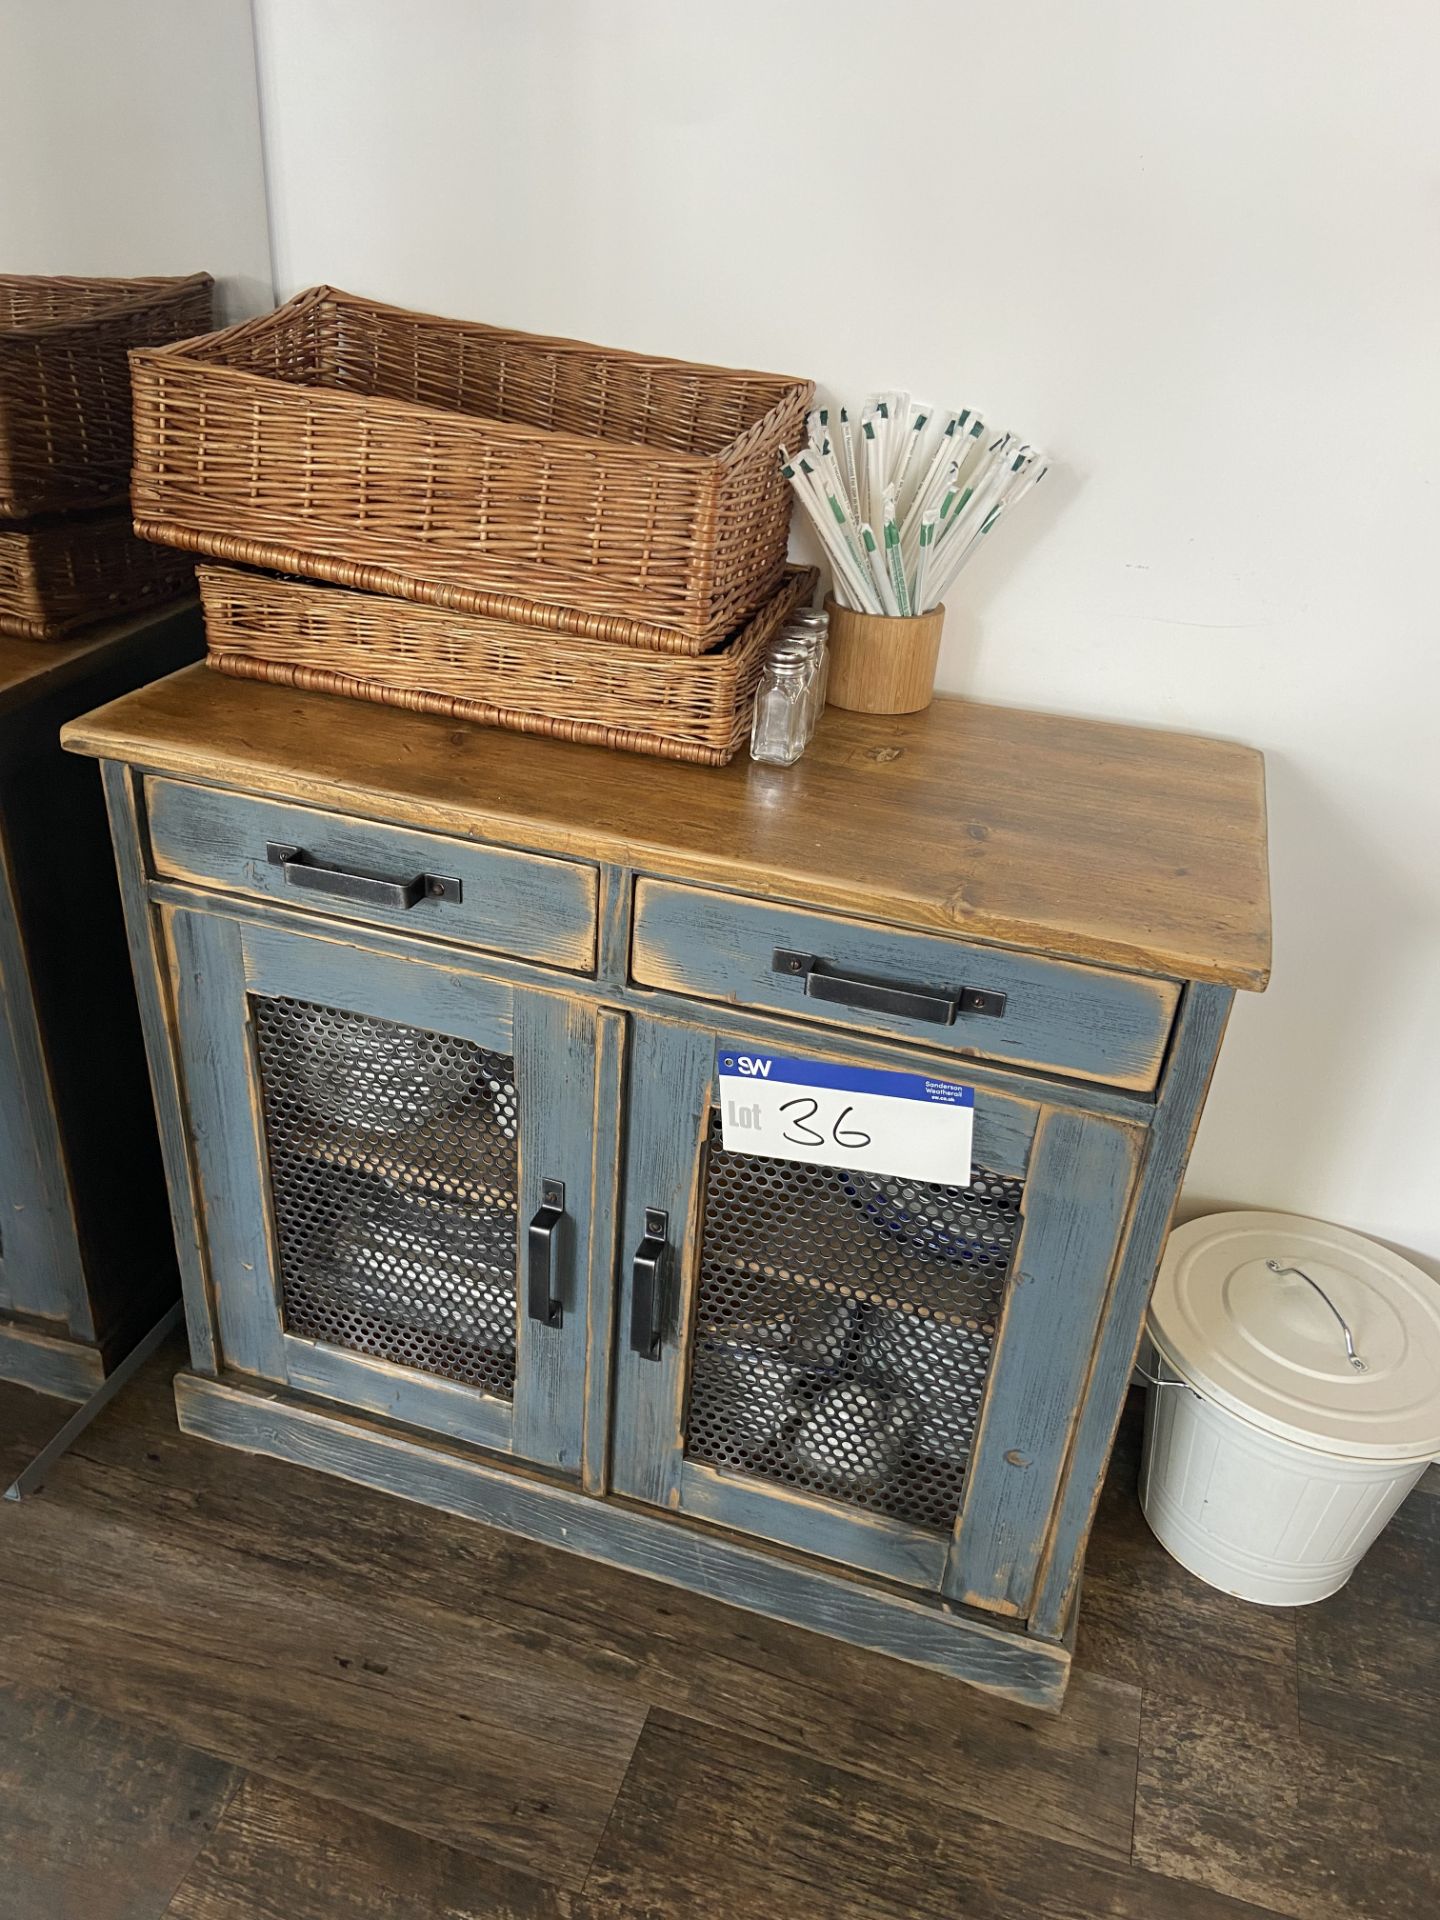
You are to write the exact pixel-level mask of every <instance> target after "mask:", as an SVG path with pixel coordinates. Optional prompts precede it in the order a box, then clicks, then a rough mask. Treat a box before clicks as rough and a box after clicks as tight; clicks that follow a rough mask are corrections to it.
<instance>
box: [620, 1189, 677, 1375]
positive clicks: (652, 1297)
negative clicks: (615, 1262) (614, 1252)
mask: <svg viewBox="0 0 1440 1920" xmlns="http://www.w3.org/2000/svg"><path fill="white" fill-rule="evenodd" d="M669 1235H670V1216H669V1214H668V1213H662V1212H661V1211H660V1209H659V1208H658V1207H647V1208H646V1209H645V1238H644V1239H643V1240H642V1241H641V1242H640V1244H639V1246H638V1247H637V1248H636V1249H635V1259H634V1262H633V1263H632V1266H631V1269H630V1350H631V1352H632V1353H638V1354H639V1355H640V1357H641V1359H642V1360H658V1359H659V1358H660V1344H661V1341H662V1340H663V1339H664V1337H665V1282H666V1279H667V1277H668V1274H669V1270H670V1243H669Z"/></svg>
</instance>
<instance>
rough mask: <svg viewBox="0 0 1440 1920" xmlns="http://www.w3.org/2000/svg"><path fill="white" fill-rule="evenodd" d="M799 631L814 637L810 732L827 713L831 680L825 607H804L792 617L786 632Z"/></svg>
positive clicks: (828, 617)
mask: <svg viewBox="0 0 1440 1920" xmlns="http://www.w3.org/2000/svg"><path fill="white" fill-rule="evenodd" d="M792 629H794V630H798V631H800V632H802V633H805V634H807V635H811V636H813V640H812V646H813V650H814V662H815V674H814V681H813V684H812V687H811V695H810V731H811V732H812V733H813V732H814V731H815V726H816V723H817V722H818V720H819V718H820V716H821V714H822V713H824V711H825V691H826V687H827V686H828V684H829V680H830V648H829V645H828V641H829V635H830V616H829V614H828V613H826V612H825V610H824V608H823V607H802V608H801V609H800V611H799V612H798V613H794V614H792V615H791V616H790V620H789V623H788V626H787V628H786V631H787V632H789V631H791V630H792Z"/></svg>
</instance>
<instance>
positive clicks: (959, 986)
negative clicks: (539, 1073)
mask: <svg viewBox="0 0 1440 1920" xmlns="http://www.w3.org/2000/svg"><path fill="white" fill-rule="evenodd" d="M631 977H632V979H633V980H634V981H635V984H636V985H637V986H644V987H663V988H665V989H666V990H668V991H669V992H671V993H685V994H693V995H696V996H698V997H699V998H701V999H704V1000H723V1001H725V1002H727V1003H729V1004H730V1005H732V1006H750V1007H764V1008H767V1009H769V1010H771V1011H774V1012H777V1013H788V1014H793V1015H796V1016H798V1017H799V1018H802V1019H806V1020H819V1021H824V1022H827V1023H830V1024H834V1025H838V1026H846V1027H856V1028H862V1029H864V1030H865V1031H866V1032H870V1033H883V1034H890V1035H894V1036H895V1037H897V1038H899V1039H904V1040H914V1041H917V1042H923V1043H924V1044H925V1045H927V1046H930V1047H941V1048H946V1047H949V1048H953V1049H954V1051H955V1052H956V1053H957V1054H969V1055H973V1056H975V1057H976V1058H979V1059H985V1060H996V1061H1003V1062H1005V1063H1006V1064H1008V1065H1011V1066H1024V1067H1037V1068H1042V1069H1046V1070H1048V1071H1050V1072H1053V1073H1067V1074H1072V1075H1074V1076H1076V1077H1077V1078H1080V1079H1085V1080H1101V1081H1105V1082H1106V1083H1108V1084H1109V1085H1111V1086H1115V1087H1126V1088H1133V1089H1136V1090H1146V1089H1149V1088H1151V1087H1153V1086H1154V1085H1155V1083H1156V1081H1157V1079H1158V1078H1159V1073H1160V1064H1161V1061H1162V1059H1163V1058H1164V1053H1165V1043H1166V1040H1167V1038H1168V1036H1169V1032H1170V1026H1171V1022H1172V1021H1173V1019H1174V1017H1175V1009H1176V1006H1177V1003H1178V1001H1179V994H1180V989H1179V987H1178V985H1176V984H1175V983H1174V982H1173V981H1169V980H1149V979H1144V978H1141V977H1138V976H1135V975H1131V974H1124V973H1109V972H1106V971H1105V970H1104V969H1103V968H1099V967H1084V966H1078V965H1075V964H1073V963H1072V962H1069V961H1064V960H1047V959H1045V958H1044V957H1043V956H1040V955H1036V954H1027V953H1014V952H1011V951H1009V950H1008V949H1006V948H1003V947H982V946H972V945H969V944H967V943H966V942H964V941H960V940H947V939H944V938H943V937H941V936H938V935H930V934H924V933H909V932H901V931H899V930H898V929H892V928H888V927H880V926H872V925H869V924H867V923H866V922H864V921H858V920H842V919H838V918H835V917H833V916H831V915H828V914H815V913H806V912H804V911H803V910H801V909H799V908H795V907H780V906H772V905H770V904H769V903H768V902H765V901H761V900H746V899H743V898H741V897H740V896H739V895H736V894H725V893H710V892H706V891H704V890H703V889H701V888H698V887H682V886H675V885H672V884H671V883H670V882H668V881H663V880H641V881H639V882H638V883H637V885H636V889H635V938H634V946H633V949H632V958H631Z"/></svg>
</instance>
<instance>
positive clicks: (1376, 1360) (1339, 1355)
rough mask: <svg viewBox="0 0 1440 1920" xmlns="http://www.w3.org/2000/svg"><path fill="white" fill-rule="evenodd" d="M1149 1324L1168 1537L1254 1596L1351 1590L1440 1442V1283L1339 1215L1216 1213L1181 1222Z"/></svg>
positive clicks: (1302, 1597)
mask: <svg viewBox="0 0 1440 1920" xmlns="http://www.w3.org/2000/svg"><path fill="white" fill-rule="evenodd" d="M1149 1334H1150V1339H1151V1341H1152V1343H1153V1345H1154V1348H1155V1353H1156V1359H1157V1375H1158V1377H1159V1378H1161V1379H1162V1380H1163V1381H1165V1382H1166V1383H1167V1384H1165V1385H1163V1386H1159V1387H1154V1388H1152V1389H1151V1392H1150V1396H1149V1407H1148V1411H1147V1416H1146V1423H1145V1458H1144V1464H1143V1466H1142V1469H1141V1476H1140V1499H1141V1504H1142V1506H1143V1507H1144V1510H1145V1517H1146V1519H1147V1520H1148V1521H1149V1523H1150V1526H1151V1528H1152V1529H1153V1531H1154V1533H1155V1534H1156V1536H1157V1538H1158V1539H1159V1540H1160V1541H1161V1543H1162V1544H1163V1545H1164V1546H1165V1547H1166V1549H1167V1550H1168V1551H1169V1552H1170V1553H1171V1554H1173V1555H1174V1557H1175V1558H1176V1559H1177V1560H1178V1561H1179V1562H1180V1564H1181V1565H1182V1566H1184V1567H1188V1568H1189V1569H1190V1571H1191V1572H1192V1573H1194V1574H1197V1575H1198V1576H1199V1577H1200V1578H1201V1579H1202V1580H1205V1581H1208V1583H1209V1584H1210V1585H1211V1586H1213V1587H1218V1588H1220V1589H1221V1591H1222V1592H1225V1593H1233V1594H1236V1595H1238V1596H1239V1597H1240V1598H1241V1599H1243V1600H1254V1601H1259V1602H1260V1603H1261V1604H1263V1605H1266V1606H1301V1605H1304V1604H1306V1603H1307V1602H1309V1601H1313V1600H1323V1599H1324V1598H1325V1596H1326V1595H1327V1594H1331V1593H1334V1592H1335V1591H1336V1590H1337V1589H1338V1588H1340V1587H1343V1586H1344V1584H1345V1582H1346V1581H1347V1580H1348V1579H1349V1578H1350V1575H1351V1574H1352V1573H1353V1572H1354V1570H1355V1567H1356V1566H1357V1565H1358V1564H1359V1561H1360V1559H1361V1556H1362V1555H1363V1554H1364V1552H1365V1550H1366V1548H1367V1547H1368V1546H1369V1545H1370V1544H1371V1542H1372V1541H1373V1540H1374V1539H1375V1537H1376V1536H1377V1534H1379V1532H1380V1531H1381V1529H1382V1528H1383V1527H1384V1525H1385V1523H1386V1521H1387V1520H1389V1518H1390V1516H1391V1515H1392V1514H1393V1513H1394V1511H1395V1509H1396V1508H1397V1507H1398V1506H1399V1505H1400V1502H1401V1501H1402V1500H1403V1499H1404V1498H1405V1496H1406V1494H1407V1493H1408V1492H1409V1491H1410V1489H1411V1488H1412V1487H1413V1486H1414V1485H1415V1483H1416V1481H1417V1480H1418V1479H1419V1478H1420V1476H1421V1474H1422V1473H1424V1471H1425V1468H1426V1466H1427V1465H1428V1463H1429V1462H1430V1461H1431V1460H1432V1459H1433V1458H1434V1457H1435V1456H1436V1454H1437V1453H1440V1286H1437V1285H1436V1284H1435V1282H1434V1281H1433V1280H1431V1279H1429V1278H1428V1276H1427V1275H1425V1274H1423V1273H1421V1272H1420V1270H1419V1269H1418V1268H1417V1267H1414V1266H1412V1265H1411V1264H1410V1263H1409V1262H1408V1261H1406V1260H1402V1259H1401V1258H1400V1257H1399V1256H1398V1255H1397V1254H1394V1253H1391V1252H1390V1251H1389V1250H1388V1249H1387V1248H1385V1247H1380V1246H1377V1245H1376V1244H1375V1243H1374V1242H1373V1241H1369V1240H1365V1239H1363V1238H1362V1237H1361V1236H1360V1235H1359V1234H1356V1233H1349V1232H1347V1231H1346V1230H1345V1229H1344V1228H1343V1227H1332V1226H1328V1225H1326V1224H1325V1223H1324V1222H1323V1221H1319V1220H1305V1219H1301V1218H1299V1217H1298V1216H1296V1215H1293V1214H1283V1213H1221V1214H1211V1215H1210V1216H1208V1217H1207V1218H1204V1219H1200V1220H1192V1221H1191V1222H1190V1223H1189V1224H1188V1225H1187V1226H1183V1227H1178V1228H1177V1229H1176V1230H1175V1232H1174V1233H1172V1234H1171V1236H1170V1241H1169V1244H1168V1246H1167V1248H1166V1251H1165V1258H1164V1261H1163V1262H1162V1264H1161V1268H1160V1276H1159V1279H1158V1281H1157V1283H1156V1288H1155V1297H1154V1300H1153V1301H1152V1303H1151V1308H1150V1320H1149Z"/></svg>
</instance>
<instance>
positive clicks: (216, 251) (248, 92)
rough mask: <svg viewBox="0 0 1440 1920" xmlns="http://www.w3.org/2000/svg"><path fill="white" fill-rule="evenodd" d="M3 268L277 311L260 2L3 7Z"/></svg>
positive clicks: (57, 2)
mask: <svg viewBox="0 0 1440 1920" xmlns="http://www.w3.org/2000/svg"><path fill="white" fill-rule="evenodd" d="M0 181H3V183H4V184H3V186H0V270H3V271H4V272H6V273H78V274H121V275H127V276H128V275H131V274H149V273H195V272H199V271H200V270H202V269H203V270H205V271H207V272H209V273H213V274H214V275H215V277H216V280H217V282H218V283H219V284H218V285H217V289H216V305H217V308H218V310H219V312H220V314H221V316H222V317H223V318H231V317H237V318H238V317H239V316H240V315H242V314H249V313H259V312H263V311H264V310H265V309H266V308H267V307H269V306H270V305H271V304H272V291H271V277H270V244H269V234H268V227H267V220H266V210H265V178H264V170H263V158H262V153H261V145H260V112H259V99H258V95H257V91H256V83H255V55H254V41H253V35H252V31H251V19H250V4H249V0H0Z"/></svg>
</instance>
